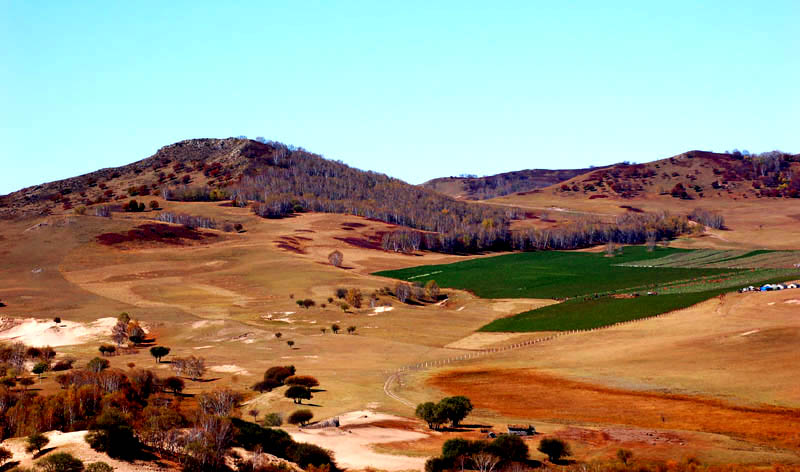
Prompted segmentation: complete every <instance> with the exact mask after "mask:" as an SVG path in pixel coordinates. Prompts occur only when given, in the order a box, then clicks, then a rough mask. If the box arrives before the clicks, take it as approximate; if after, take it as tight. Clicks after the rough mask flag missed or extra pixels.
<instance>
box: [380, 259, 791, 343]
mask: <svg viewBox="0 0 800 472" xmlns="http://www.w3.org/2000/svg"><path fill="white" fill-rule="evenodd" d="M769 255H770V252H769V251H767V252H764V251H754V252H752V253H751V252H744V253H741V254H740V253H739V252H736V251H702V250H694V251H692V250H683V249H671V248H659V249H657V250H655V251H652V252H648V251H647V250H646V249H645V248H643V247H626V248H625V249H624V250H623V251H622V253H621V254H618V255H616V256H615V257H606V255H605V254H602V253H580V252H559V251H553V252H530V253H521V254H509V255H505V256H498V257H490V258H483V259H476V260H472V261H465V262H459V263H455V264H448V265H437V266H421V267H412V268H409V269H402V270H395V271H385V272H380V273H379V274H378V275H383V276H390V277H395V278H400V279H403V280H409V281H420V282H424V281H425V280H428V279H434V280H436V281H437V283H439V284H440V285H442V286H445V287H451V288H460V289H466V290H469V291H471V292H473V293H475V294H477V295H478V296H481V297H489V298H500V297H504V298H514V297H536V298H563V299H566V300H565V301H564V302H563V303H560V304H556V305H549V306H546V307H542V308H538V309H536V310H531V311H527V312H523V313H520V314H518V315H515V316H512V317H509V318H503V319H498V320H495V321H492V322H491V323H489V324H488V325H486V326H484V327H483V328H481V330H482V331H489V332H525V331H568V330H576V329H592V328H598V327H602V326H608V325H613V324H615V323H619V322H624V321H629V320H635V319H640V318H647V317H650V316H655V315H659V314H661V313H666V312H669V311H673V310H678V309H681V308H686V307H688V306H691V305H694V304H696V303H699V302H701V301H703V300H707V299H709V298H712V297H715V296H718V295H720V294H722V293H725V292H728V291H731V290H732V289H734V288H736V287H738V286H743V285H750V284H760V283H765V282H778V281H784V280H788V279H791V278H794V277H796V276H797V275H798V271H796V270H793V269H749V270H748V269H746V267H748V261H751V260H752V261H754V262H755V263H756V264H755V266H756V267H758V266H759V264H758V263H759V261H760V260H761V259H763V258H764V257H765V256H769ZM742 256H745V257H742ZM725 260H727V261H732V262H735V264H736V267H734V268H731V267H719V266H716V265H715V266H714V267H713V268H712V267H709V266H708V265H710V264H719V263H720V262H721V261H725ZM640 292H642V294H643V293H644V292H652V293H654V294H656V295H653V296H639V295H640ZM620 294H627V295H628V296H626V297H619V296H613V295H620Z"/></svg>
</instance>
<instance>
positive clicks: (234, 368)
mask: <svg viewBox="0 0 800 472" xmlns="http://www.w3.org/2000/svg"><path fill="white" fill-rule="evenodd" d="M209 370H210V371H212V372H220V373H224V374H241V375H247V374H249V372H247V371H246V370H245V369H242V368H241V367H239V366H238V365H234V364H225V365H215V366H212V367H210V368H209Z"/></svg>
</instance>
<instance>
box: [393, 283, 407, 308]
mask: <svg viewBox="0 0 800 472" xmlns="http://www.w3.org/2000/svg"><path fill="white" fill-rule="evenodd" d="M394 294H395V296H396V297H397V299H398V300H400V301H401V302H403V303H405V302H406V300H408V297H410V296H411V285H409V284H407V283H404V282H398V283H397V286H396V287H395V288H394Z"/></svg>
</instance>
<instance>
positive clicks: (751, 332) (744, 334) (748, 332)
mask: <svg viewBox="0 0 800 472" xmlns="http://www.w3.org/2000/svg"><path fill="white" fill-rule="evenodd" d="M759 331H761V330H760V329H754V330H751V331H747V332H746V333H742V334H740V335H739V336H750V335H751V334H756V333H757V332H759Z"/></svg>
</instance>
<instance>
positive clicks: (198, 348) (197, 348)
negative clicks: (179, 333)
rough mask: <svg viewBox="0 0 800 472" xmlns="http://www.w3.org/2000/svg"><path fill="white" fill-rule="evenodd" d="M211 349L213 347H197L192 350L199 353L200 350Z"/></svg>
mask: <svg viewBox="0 0 800 472" xmlns="http://www.w3.org/2000/svg"><path fill="white" fill-rule="evenodd" d="M212 347H214V346H197V347H196V348H194V349H195V350H198V351H199V350H200V349H211V348H212Z"/></svg>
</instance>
